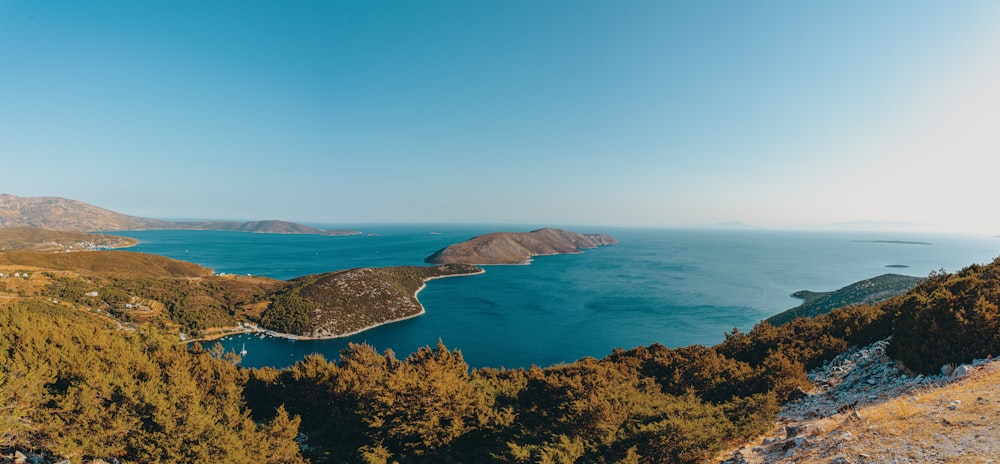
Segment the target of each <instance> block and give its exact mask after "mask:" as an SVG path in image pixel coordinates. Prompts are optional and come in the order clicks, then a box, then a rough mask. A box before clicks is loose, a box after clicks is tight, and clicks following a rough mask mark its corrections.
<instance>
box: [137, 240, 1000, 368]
mask: <svg viewBox="0 0 1000 464" xmlns="http://www.w3.org/2000/svg"><path fill="white" fill-rule="evenodd" d="M356 228H358V229H359V230H363V231H365V233H375V234H378V235H377V236H350V237H322V236H311V235H265V234H247V233H238V232H210V231H143V232H130V233H128V234H126V235H130V236H133V237H136V238H138V239H140V240H141V244H140V245H139V246H137V247H135V248H133V250H135V251H142V252H148V253H157V254H162V255H166V256H170V257H173V258H178V259H183V260H187V261H193V262H195V263H198V264H201V265H204V266H207V267H210V268H213V269H215V270H216V272H227V273H236V274H253V275H264V276H269V277H274V278H278V279H288V278H292V277H297V276H301V275H306V274H313V273H320V272H328V271H333V270H340V269H347V268H353V267H362V266H366V267H367V266H396V265H420V264H423V258H424V257H426V256H427V255H429V254H431V253H433V252H434V251H436V250H438V249H439V248H442V247H444V246H446V245H448V244H451V243H455V242H459V241H462V240H465V239H468V238H470V237H472V236H474V235H478V234H481V233H486V232H494V231H498V230H510V231H523V230H530V227H528V226H525V227H512V226H500V227H496V226H492V227H490V226H464V227H461V226H420V225H407V226H385V225H371V226H356ZM575 230H576V231H578V232H600V233H607V234H610V235H613V236H615V237H616V238H618V239H619V240H620V242H621V243H620V244H619V245H618V246H614V247H603V248H598V249H595V250H588V251H586V252H584V253H583V254H578V255H562V256H548V257H538V258H536V259H535V261H534V263H533V264H531V265H530V266H488V267H487V268H486V274H482V275H478V276H469V277H455V278H449V279H440V280H434V281H431V282H429V283H428V285H427V288H426V289H425V290H424V291H423V292H421V293H420V301H421V302H422V303H423V305H424V306H425V308H426V309H427V314H425V315H423V316H421V317H417V318H414V319H409V320H406V321H402V322H398V323H394V324H389V325H386V326H382V327H379V328H375V329H372V330H369V331H366V332H363V333H361V334H358V335H356V336H352V337H348V338H343V339H335V340H322V341H291V340H284V339H277V338H259V337H257V336H243V337H233V338H230V339H228V340H225V341H223V342H222V343H223V345H224V346H225V347H226V348H227V349H231V350H236V351H239V350H240V348H241V347H242V346H243V345H244V344H245V345H246V349H247V351H248V354H247V355H246V356H245V357H244V365H246V366H252V367H257V366H265V365H268V366H277V367H282V366H287V365H290V364H292V363H294V362H295V361H297V360H299V359H301V358H302V357H303V356H305V355H307V354H309V353H314V352H319V353H323V354H324V355H325V356H326V357H327V358H328V359H336V357H337V353H338V352H339V351H340V350H341V349H342V348H343V347H344V346H346V345H347V343H348V342H356V343H357V342H366V343H369V344H371V345H374V346H375V347H376V348H378V349H379V350H380V351H381V350H384V349H389V348H391V349H392V350H393V351H395V352H396V353H397V355H398V356H400V357H403V356H405V355H406V354H408V353H411V352H413V351H415V350H416V349H417V348H419V347H421V346H424V345H433V344H435V343H437V340H438V339H439V338H440V339H442V340H443V341H444V343H445V344H446V345H447V346H448V347H450V348H460V349H461V350H462V352H463V354H464V355H465V358H466V360H467V361H468V362H469V364H470V365H472V366H493V367H499V366H505V367H527V366H529V365H532V364H535V365H539V366H546V365H551V364H555V363H559V362H569V361H573V360H576V359H579V358H580V357H583V356H593V357H603V356H605V355H607V354H608V353H609V352H610V351H611V350H612V349H614V348H616V347H622V348H632V347H635V346H638V345H648V344H651V343H661V344H663V345H666V346H683V345H690V344H696V343H697V344H706V345H711V344H714V343H717V342H719V341H721V340H722V338H723V334H724V333H725V332H728V331H730V330H732V328H733V327H738V328H740V329H741V330H748V329H750V328H752V327H753V324H754V323H756V322H758V321H759V320H761V319H763V318H766V317H768V316H770V315H772V314H774V313H777V312H780V311H783V310H785V309H788V308H790V307H793V306H795V305H797V304H798V303H799V302H798V300H795V299H793V298H791V297H790V296H789V294H790V293H792V292H794V291H797V290H803V289H808V290H816V291H824V290H835V289H837V288H840V287H843V286H845V285H848V284H850V283H853V282H856V281H858V280H862V279H866V278H869V277H874V276H877V275H880V274H885V273H890V272H891V273H899V274H908V275H914V276H926V275H927V274H928V273H930V272H931V271H933V270H938V269H945V270H947V271H955V270H957V269H960V268H961V267H964V266H966V265H969V264H971V263H986V262H990V261H992V260H993V258H995V257H996V256H997V255H1000V239H996V238H991V237H973V236H943V235H928V234H912V233H891V234H889V233H871V232H836V233H833V232H782V231H758V230H692V229H614V228H602V229H593V228H577V229H575ZM431 232H435V233H434V234H432V233H431ZM869 240H905V241H919V242H929V243H931V244H930V245H915V244H898V243H872V242H866V241H869ZM886 265H907V266H909V267H908V268H903V269H900V268H886V267H885V266H886Z"/></svg>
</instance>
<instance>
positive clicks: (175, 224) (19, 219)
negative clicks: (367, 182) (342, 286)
mask: <svg viewBox="0 0 1000 464" xmlns="http://www.w3.org/2000/svg"><path fill="white" fill-rule="evenodd" d="M0 227H39V228H43V229H51V230H62V231H76V232H96V231H111V230H154V229H155V230H163V229H173V230H227V231H236V232H256V233H263V234H316V235H356V234H360V232H358V231H355V230H325V229H319V228H316V227H310V226H305V225H302V224H297V223H294V222H288V221H277V220H269V221H250V222H234V221H162V220H159V219H151V218H144V217H139V216H129V215H127V214H121V213H116V212H114V211H111V210H107V209H104V208H99V207H97V206H94V205H91V204H88V203H84V202H82V201H77V200H70V199H66V198H58V197H18V196H14V195H7V194H0Z"/></svg>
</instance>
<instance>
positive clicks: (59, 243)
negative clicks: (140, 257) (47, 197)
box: [0, 227, 139, 251]
mask: <svg viewBox="0 0 1000 464" xmlns="http://www.w3.org/2000/svg"><path fill="white" fill-rule="evenodd" d="M137 243H139V241H138V240H136V239H134V238H131V237H117V236H114V235H106V234H88V233H84V232H69V231H57V230H47V229H39V228H36V227H0V251H9V250H23V249H29V250H35V251H81V250H96V249H108V248H127V247H130V246H134V245H136V244H137Z"/></svg>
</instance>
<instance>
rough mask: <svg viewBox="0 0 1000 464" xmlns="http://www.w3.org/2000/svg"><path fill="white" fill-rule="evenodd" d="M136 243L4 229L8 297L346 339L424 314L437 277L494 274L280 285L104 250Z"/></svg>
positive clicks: (453, 271)
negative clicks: (424, 294) (428, 285)
mask: <svg viewBox="0 0 1000 464" xmlns="http://www.w3.org/2000/svg"><path fill="white" fill-rule="evenodd" d="M77 240H86V241H85V242H80V243H82V244H78V242H77ZM132 240H133V239H130V238H127V237H115V236H110V235H97V234H86V233H80V232H62V231H50V230H44V229H33V228H0V298H2V299H5V300H9V299H12V298H13V299H19V298H33V297H43V298H48V299H52V300H53V301H60V302H62V303H63V304H66V305H70V306H72V307H76V308H79V309H82V310H85V311H90V312H94V313H96V314H103V315H111V316H114V318H116V319H117V320H120V321H121V322H127V323H128V322H130V323H143V322H149V323H153V324H156V325H159V326H161V327H168V328H170V329H171V330H173V331H174V332H175V333H181V334H184V335H185V336H195V337H199V338H200V337H205V336H211V334H213V333H220V332H221V333H226V332H233V331H241V330H256V329H246V328H253V327H260V328H261V329H262V330H266V331H268V333H270V334H272V335H275V336H281V337H286V338H336V337H343V336H347V335H352V334H355V333H358V332H361V331H364V330H367V329H370V328H373V327H376V326H379V325H383V324H388V323H391V322H396V321H399V320H403V319H408V318H411V317H415V316H419V315H421V314H423V313H424V307H423V306H422V305H421V304H420V302H419V300H417V294H418V293H419V292H420V291H421V290H422V289H423V288H424V284H425V282H426V281H428V280H431V279H438V278H444V277H452V276H460V275H473V274H480V273H482V272H484V271H483V269H482V268H479V267H476V266H472V265H466V264H447V265H436V266H397V267H385V268H356V269H348V270H343V271H337V272H329V273H323V274H315V275H308V276H303V277H298V278H295V279H291V280H278V279H272V278H268V277H261V276H237V275H218V274H216V273H215V272H214V271H213V270H212V269H209V268H206V267H203V266H200V265H197V264H195V263H191V262H187V261H180V260H176V259H171V258H168V257H165V256H160V255H154V254H148V253H136V252H131V251H108V250H104V249H101V248H110V247H111V246H112V245H122V246H127V245H130V244H132V243H133V242H132ZM66 251H75V252H73V253H67V252H66ZM241 328H243V329H241Z"/></svg>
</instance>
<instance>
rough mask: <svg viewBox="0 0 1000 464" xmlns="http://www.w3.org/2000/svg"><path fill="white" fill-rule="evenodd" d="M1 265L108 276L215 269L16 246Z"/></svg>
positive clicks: (144, 257) (119, 254) (146, 257)
mask: <svg viewBox="0 0 1000 464" xmlns="http://www.w3.org/2000/svg"><path fill="white" fill-rule="evenodd" d="M0 265H9V266H30V267H34V268H41V269H50V270H58V271H72V272H76V273H80V274H87V275H100V276H109V277H131V278H136V277H201V276H210V275H212V270H211V269H208V268H205V267H201V266H199V265H197V264H194V263H189V262H186V261H178V260H176V259H170V258H167V257H164V256H160V255H152V254H147V253H134V252H131V251H81V252H77V253H38V252H35V251H29V250H14V251H7V252H3V253H0Z"/></svg>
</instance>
